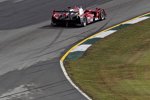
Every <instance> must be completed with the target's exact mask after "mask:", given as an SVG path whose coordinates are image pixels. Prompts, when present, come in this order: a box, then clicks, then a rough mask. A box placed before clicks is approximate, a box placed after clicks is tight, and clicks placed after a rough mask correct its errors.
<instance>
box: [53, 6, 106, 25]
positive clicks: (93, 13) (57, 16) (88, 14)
mask: <svg viewBox="0 0 150 100" xmlns="http://www.w3.org/2000/svg"><path fill="white" fill-rule="evenodd" d="M105 18H106V12H105V10H104V9H101V8H96V9H94V10H92V9H86V10H83V8H82V7H74V8H71V7H68V9H67V10H62V11H55V10H54V11H53V13H52V17H51V24H52V25H53V26H55V25H65V26H68V25H70V24H74V25H80V26H83V27H84V26H86V25H87V24H89V23H92V22H96V21H99V20H104V19H105Z"/></svg>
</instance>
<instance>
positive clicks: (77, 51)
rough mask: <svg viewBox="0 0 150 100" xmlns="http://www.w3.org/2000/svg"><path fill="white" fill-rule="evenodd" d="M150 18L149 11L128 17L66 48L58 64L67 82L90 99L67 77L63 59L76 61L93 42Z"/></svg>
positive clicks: (89, 99) (90, 99)
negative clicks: (128, 18)
mask: <svg viewBox="0 0 150 100" xmlns="http://www.w3.org/2000/svg"><path fill="white" fill-rule="evenodd" d="M149 18H150V13H146V14H144V15H141V16H138V17H135V18H133V19H130V20H128V21H125V22H122V23H120V24H117V25H115V26H112V27H110V28H108V29H106V30H103V31H101V32H98V33H95V34H94V35H92V36H90V37H88V38H86V39H84V40H82V41H81V42H79V43H78V44H76V45H75V46H73V47H72V48H71V49H70V50H68V52H66V53H65V54H64V55H63V56H62V58H61V60H60V64H61V68H62V70H63V72H64V74H65V76H66V78H67V79H68V80H69V82H70V83H71V84H72V85H73V86H74V87H75V88H76V89H77V90H78V91H79V92H80V93H81V94H82V95H84V96H85V97H86V98H87V99H88V100H92V98H90V97H89V96H88V95H86V93H84V92H83V91H82V90H81V89H80V88H79V87H77V86H76V84H75V83H73V81H72V80H71V78H70V77H69V75H68V73H67V71H66V69H65V67H64V61H76V60H77V59H79V58H80V57H82V56H83V54H84V53H85V51H86V50H87V49H88V48H89V47H91V46H92V44H94V43H95V42H97V41H100V40H102V39H104V38H105V37H107V36H109V35H111V34H113V33H115V32H117V31H118V30H120V29H122V28H125V27H127V26H129V25H133V24H136V23H138V22H141V21H144V20H146V19H149Z"/></svg>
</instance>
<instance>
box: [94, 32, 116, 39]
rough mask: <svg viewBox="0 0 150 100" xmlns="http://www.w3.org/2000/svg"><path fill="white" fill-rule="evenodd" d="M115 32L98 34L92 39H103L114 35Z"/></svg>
mask: <svg viewBox="0 0 150 100" xmlns="http://www.w3.org/2000/svg"><path fill="white" fill-rule="evenodd" d="M116 31H117V30H108V31H104V32H99V33H98V34H97V35H95V36H94V37H92V38H105V37H107V36H109V35H111V34H113V33H115V32H116Z"/></svg>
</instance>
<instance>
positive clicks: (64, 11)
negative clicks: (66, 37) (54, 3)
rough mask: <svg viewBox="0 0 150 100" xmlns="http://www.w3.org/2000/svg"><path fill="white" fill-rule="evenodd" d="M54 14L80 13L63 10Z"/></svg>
mask: <svg viewBox="0 0 150 100" xmlns="http://www.w3.org/2000/svg"><path fill="white" fill-rule="evenodd" d="M53 13H75V14H76V13H78V12H75V11H66V10H63V11H58V10H54V11H53Z"/></svg>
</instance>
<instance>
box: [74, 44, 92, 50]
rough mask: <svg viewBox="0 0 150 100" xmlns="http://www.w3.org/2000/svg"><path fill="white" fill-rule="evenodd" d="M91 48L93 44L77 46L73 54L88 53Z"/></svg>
mask: <svg viewBox="0 0 150 100" xmlns="http://www.w3.org/2000/svg"><path fill="white" fill-rule="evenodd" d="M90 46H91V44H83V45H79V46H77V47H76V48H75V49H73V50H72V51H71V52H76V51H86V50H87V49H88V48H89V47H90Z"/></svg>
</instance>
